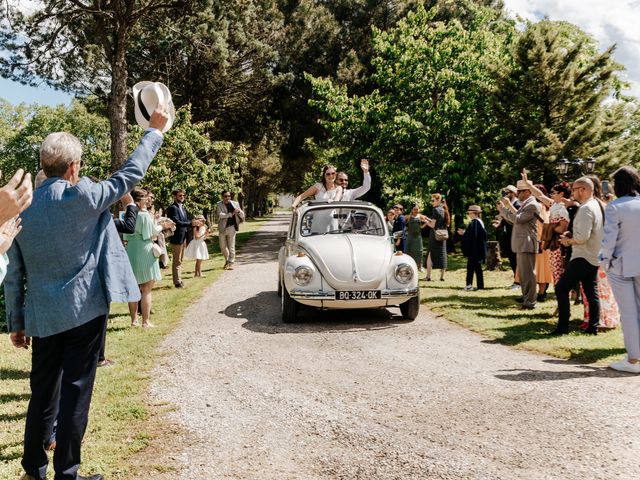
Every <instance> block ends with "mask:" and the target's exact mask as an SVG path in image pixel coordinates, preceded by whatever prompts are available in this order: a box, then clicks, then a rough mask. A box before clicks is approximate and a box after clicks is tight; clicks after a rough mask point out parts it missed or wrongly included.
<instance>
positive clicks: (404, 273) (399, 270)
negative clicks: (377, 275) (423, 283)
mask: <svg viewBox="0 0 640 480" xmlns="http://www.w3.org/2000/svg"><path fill="white" fill-rule="evenodd" d="M394 275H395V277H396V280H397V281H399V282H400V283H409V282H410V281H411V279H412V278H413V268H411V265H407V264H406V263H401V264H400V265H398V266H397V267H396V271H395V273H394Z"/></svg>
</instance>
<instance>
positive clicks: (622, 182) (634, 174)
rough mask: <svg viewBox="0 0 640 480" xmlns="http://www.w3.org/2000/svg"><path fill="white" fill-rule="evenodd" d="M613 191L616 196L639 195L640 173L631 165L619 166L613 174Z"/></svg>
mask: <svg viewBox="0 0 640 480" xmlns="http://www.w3.org/2000/svg"><path fill="white" fill-rule="evenodd" d="M611 180H613V191H614V192H615V193H616V197H627V196H628V197H635V196H638V195H640V175H639V174H638V170H636V169H635V168H634V167H632V166H625V167H620V168H619V169H617V170H616V171H615V172H613V175H611Z"/></svg>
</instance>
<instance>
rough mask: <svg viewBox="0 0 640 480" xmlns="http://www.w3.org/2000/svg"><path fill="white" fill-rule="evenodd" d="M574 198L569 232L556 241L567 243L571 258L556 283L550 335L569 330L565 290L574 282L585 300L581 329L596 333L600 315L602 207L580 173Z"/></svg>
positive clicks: (575, 183)
mask: <svg viewBox="0 0 640 480" xmlns="http://www.w3.org/2000/svg"><path fill="white" fill-rule="evenodd" d="M571 190H572V193H573V196H574V198H575V199H576V200H577V201H578V202H579V203H580V208H579V209H578V213H576V216H575V219H574V221H573V234H572V236H571V237H569V236H568V235H567V234H566V233H565V234H564V235H563V236H561V237H560V243H562V244H563V245H571V246H572V253H571V260H570V261H569V265H568V266H567V269H566V271H565V272H564V275H562V278H561V279H560V281H559V282H558V284H557V285H556V298H557V300H558V326H557V327H556V329H555V330H554V331H553V332H551V333H550V335H564V334H566V333H568V332H569V316H570V313H571V312H570V306H569V292H570V291H571V289H573V288H574V287H575V286H576V285H577V284H578V282H580V283H582V288H583V289H584V294H585V296H586V298H587V301H588V302H589V312H590V319H589V327H588V328H587V329H585V330H584V331H585V333H587V334H591V335H596V334H597V333H598V322H599V319H600V302H599V299H598V289H597V275H598V265H599V263H598V251H599V249H600V243H601V242H602V237H603V214H602V207H601V206H600V204H599V203H598V201H597V200H596V199H595V198H594V197H593V182H592V181H591V180H590V179H588V178H586V177H580V178H579V179H578V180H576V181H575V182H573V186H572V188H571Z"/></svg>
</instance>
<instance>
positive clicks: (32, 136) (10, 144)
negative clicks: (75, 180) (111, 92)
mask: <svg viewBox="0 0 640 480" xmlns="http://www.w3.org/2000/svg"><path fill="white" fill-rule="evenodd" d="M9 118H12V120H11V122H12V127H11V128H12V133H11V135H10V136H9V137H8V138H7V139H6V140H5V141H4V142H0V168H1V169H2V170H3V171H5V172H14V171H16V170H17V169H18V168H23V169H24V170H25V171H27V172H30V173H31V174H32V176H35V174H36V173H37V171H38V169H39V165H40V144H41V143H42V141H43V140H44V138H45V137H46V136H47V135H49V134H50V133H51V132H58V131H66V132H69V133H72V134H74V135H75V136H77V137H78V138H79V139H80V141H81V142H82V144H83V159H84V162H85V168H84V170H83V172H82V173H83V175H89V176H94V177H96V178H106V176H108V173H109V171H110V154H109V151H110V149H109V144H110V140H109V135H108V131H109V126H108V124H109V121H108V120H107V119H106V118H105V117H103V116H100V115H96V114H93V113H89V112H88V111H87V109H86V108H85V106H84V105H83V104H82V103H81V102H79V101H77V100H76V101H74V102H72V104H71V106H70V107H65V106H58V107H47V106H32V107H26V106H24V105H21V106H18V107H14V109H13V112H12V113H10V115H9ZM0 122H2V119H0Z"/></svg>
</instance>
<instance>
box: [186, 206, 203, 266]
mask: <svg viewBox="0 0 640 480" xmlns="http://www.w3.org/2000/svg"><path fill="white" fill-rule="evenodd" d="M194 218H195V219H196V220H200V221H201V222H202V226H199V227H193V240H191V241H190V242H189V245H187V248H186V249H185V250H184V256H185V257H186V258H190V259H192V260H195V261H196V266H195V272H194V277H204V275H202V262H203V261H204V260H208V259H209V249H208V248H207V243H206V240H207V238H209V229H208V228H207V225H206V223H204V222H205V219H204V216H203V215H196V217H194Z"/></svg>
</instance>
